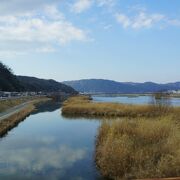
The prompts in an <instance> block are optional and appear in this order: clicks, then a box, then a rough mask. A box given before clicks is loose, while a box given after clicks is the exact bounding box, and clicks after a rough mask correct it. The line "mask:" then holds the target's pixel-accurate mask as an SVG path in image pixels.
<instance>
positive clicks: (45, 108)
mask: <svg viewBox="0 0 180 180" xmlns="http://www.w3.org/2000/svg"><path fill="white" fill-rule="evenodd" d="M61 104H62V102H56V101H48V102H45V103H42V104H39V105H37V106H36V111H34V112H33V113H32V114H38V113H42V112H53V111H55V110H57V109H60V107H61Z"/></svg>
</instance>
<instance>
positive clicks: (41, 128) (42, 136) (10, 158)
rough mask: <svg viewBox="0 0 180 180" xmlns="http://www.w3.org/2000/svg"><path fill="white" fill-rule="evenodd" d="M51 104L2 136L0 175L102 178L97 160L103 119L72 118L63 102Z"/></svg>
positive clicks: (5, 177)
mask: <svg viewBox="0 0 180 180" xmlns="http://www.w3.org/2000/svg"><path fill="white" fill-rule="evenodd" d="M51 105H52V106H51V107H49V105H48V104H46V105H43V106H41V107H40V109H39V110H38V111H37V112H36V113H34V114H33V115H31V116H29V117H28V118H27V119H26V120H25V121H23V122H22V123H20V124H19V126H18V127H16V128H15V129H13V130H11V131H10V132H9V133H8V135H7V136H6V137H4V138H1V139H0V179H3V180H8V179H11V180H14V179H15V180H16V179H17V180H21V179H22V180H26V179H30V180H39V179H45V180H46V179H47V180H49V179H52V180H59V179H70V180H71V179H73V180H74V179H75V180H76V179H77V180H83V179H87V180H88V179H89V180H93V179H101V177H100V175H99V173H98V172H97V170H96V167H95V164H94V145H95V136H96V133H97V128H98V127H99V125H100V122H99V121H98V120H94V121H90V120H87V119H84V120H83V121H82V120H81V119H76V121H68V120H67V119H66V118H64V117H62V116H61V115H60V109H59V107H60V105H59V104H51ZM57 107H58V109H57V110H55V111H53V109H56V108H57ZM51 111H52V112H51Z"/></svg>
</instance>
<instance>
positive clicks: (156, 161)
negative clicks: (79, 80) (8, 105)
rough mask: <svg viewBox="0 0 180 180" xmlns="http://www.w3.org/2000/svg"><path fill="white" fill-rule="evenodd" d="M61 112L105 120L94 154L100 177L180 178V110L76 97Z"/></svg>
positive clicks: (162, 106)
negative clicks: (99, 101)
mask: <svg viewBox="0 0 180 180" xmlns="http://www.w3.org/2000/svg"><path fill="white" fill-rule="evenodd" d="M62 113H63V114H64V115H66V116H68V115H70V116H83V117H84V116H87V117H89V116H93V117H94V116H95V117H96V116H97V117H99V116H100V117H103V119H104V118H105V119H107V120H103V121H102V125H101V127H100V129H99V133H98V136H97V139H96V153H95V160H96V164H97V167H98V168H99V170H100V172H101V174H102V175H103V176H104V177H108V178H110V179H116V180H118V179H141V178H142V179H143V178H163V177H177V176H180V108H178V107H176V108H175V107H170V106H167V105H126V104H117V103H95V102H92V101H91V98H89V97H88V96H77V97H71V98H69V99H68V100H67V101H66V102H65V103H64V104H63V108H62ZM120 117H121V118H120Z"/></svg>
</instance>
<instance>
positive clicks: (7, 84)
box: [0, 62, 23, 91]
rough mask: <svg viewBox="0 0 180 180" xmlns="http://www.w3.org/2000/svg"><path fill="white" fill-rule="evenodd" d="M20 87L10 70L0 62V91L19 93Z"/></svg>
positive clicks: (21, 88)
mask: <svg viewBox="0 0 180 180" xmlns="http://www.w3.org/2000/svg"><path fill="white" fill-rule="evenodd" d="M21 90H23V87H22V85H20V82H19V81H18V79H17V77H16V76H15V75H14V74H13V73H12V71H11V69H10V68H8V67H7V66H6V65H4V64H3V63H2V62H0V91H21Z"/></svg>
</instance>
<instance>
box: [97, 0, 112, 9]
mask: <svg viewBox="0 0 180 180" xmlns="http://www.w3.org/2000/svg"><path fill="white" fill-rule="evenodd" d="M97 3H98V5H99V6H109V7H112V6H114V5H115V0H97Z"/></svg>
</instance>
